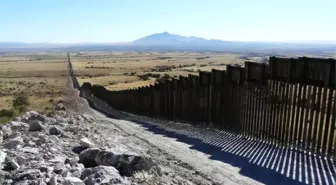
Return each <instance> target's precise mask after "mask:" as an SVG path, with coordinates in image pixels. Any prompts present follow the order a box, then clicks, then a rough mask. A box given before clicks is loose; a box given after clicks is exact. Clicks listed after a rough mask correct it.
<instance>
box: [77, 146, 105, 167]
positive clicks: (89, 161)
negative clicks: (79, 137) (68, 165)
mask: <svg viewBox="0 0 336 185" xmlns="http://www.w3.org/2000/svg"><path fill="white" fill-rule="evenodd" d="M99 152H100V149H99V148H88V149H86V150H84V151H82V152H81V153H80V154H79V162H80V163H82V164H84V166H86V167H94V166H97V164H96V161H95V159H96V156H97V154H98V153H99Z"/></svg>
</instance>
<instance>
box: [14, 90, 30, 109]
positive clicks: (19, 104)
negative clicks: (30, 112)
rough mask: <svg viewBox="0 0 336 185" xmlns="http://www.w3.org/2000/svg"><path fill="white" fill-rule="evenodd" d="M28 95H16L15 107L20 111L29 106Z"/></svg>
mask: <svg viewBox="0 0 336 185" xmlns="http://www.w3.org/2000/svg"><path fill="white" fill-rule="evenodd" d="M29 104H30V103H29V100H28V96H27V94H25V93H20V94H17V95H15V96H14V99H13V107H14V108H15V109H16V110H18V111H19V112H23V111H25V110H26V109H27V106H29Z"/></svg>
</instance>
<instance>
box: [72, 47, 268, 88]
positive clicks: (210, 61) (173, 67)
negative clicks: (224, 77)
mask: <svg viewBox="0 0 336 185" xmlns="http://www.w3.org/2000/svg"><path fill="white" fill-rule="evenodd" d="M71 59H72V64H73V67H74V71H75V75H76V76H77V79H78V80H79V83H80V84H82V83H84V82H90V83H92V84H99V85H103V86H104V87H106V88H107V89H109V90H124V89H130V88H136V87H140V86H146V85H149V84H153V83H154V82H155V80H156V79H158V78H162V77H164V76H165V77H167V76H169V77H178V76H187V75H188V74H198V71H199V70H202V71H211V69H221V70H223V69H225V68H226V65H227V64H243V63H244V61H246V60H247V59H248V60H250V61H262V60H264V59H265V57H263V56H260V57H253V58H252V57H251V58H248V57H243V56H242V55H239V54H226V53H189V52H176V53H173V52H170V53H156V52H150V53H149V52H147V53H139V52H130V53H122V52H79V53H72V54H71Z"/></svg>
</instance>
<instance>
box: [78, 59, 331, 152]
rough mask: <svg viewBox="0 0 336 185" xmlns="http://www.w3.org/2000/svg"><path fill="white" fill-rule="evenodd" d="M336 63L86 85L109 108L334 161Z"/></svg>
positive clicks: (248, 66) (287, 63)
mask: <svg viewBox="0 0 336 185" xmlns="http://www.w3.org/2000/svg"><path fill="white" fill-rule="evenodd" d="M335 63H336V60H335V59H318V58H307V57H300V58H297V59H294V58H277V57H270V59H269V63H268V64H264V63H253V62H245V66H244V67H242V66H227V69H226V71H221V70H215V69H214V70H212V71H211V72H199V75H198V76H196V75H189V76H188V77H182V76H181V77H179V79H172V80H168V81H165V82H159V83H156V84H155V85H150V86H146V87H141V88H137V89H130V90H124V91H108V90H106V89H105V88H104V87H102V86H99V85H93V86H91V84H88V83H85V84H84V85H83V86H82V88H86V89H89V90H90V91H91V93H92V94H93V95H94V96H96V97H98V98H100V99H103V100H105V101H106V103H108V104H109V105H110V106H111V107H113V108H115V109H118V110H121V111H126V112H131V113H135V114H138V115H144V116H149V117H154V118H160V119H167V120H174V121H179V122H186V123H189V124H193V125H202V126H207V127H215V128H218V129H224V130H226V131H230V132H233V133H237V134H239V135H241V136H244V137H247V138H251V139H260V140H263V141H267V142H268V143H271V144H277V145H285V146H290V147H295V148H297V149H300V150H305V151H310V152H313V153H317V154H322V155H328V156H331V155H332V154H334V153H335V145H336V133H335V129H336V103H335V101H336V100H335V99H336V98H335V97H336V89H335V86H336V83H335V76H336V72H335V70H336V69H335Z"/></svg>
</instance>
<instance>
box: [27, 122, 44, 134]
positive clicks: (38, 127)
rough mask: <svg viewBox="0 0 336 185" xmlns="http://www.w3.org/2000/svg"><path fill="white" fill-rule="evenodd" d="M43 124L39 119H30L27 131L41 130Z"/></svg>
mask: <svg viewBox="0 0 336 185" xmlns="http://www.w3.org/2000/svg"><path fill="white" fill-rule="evenodd" d="M43 128H44V127H43V125H42V122H41V121H32V122H30V124H29V131H32V132H34V131H42V130H43Z"/></svg>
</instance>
